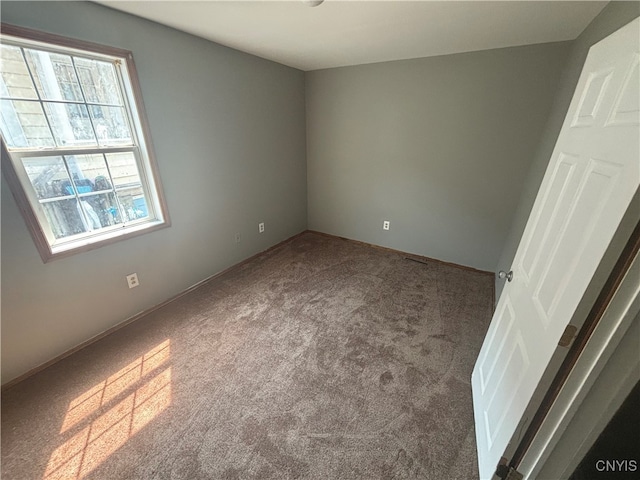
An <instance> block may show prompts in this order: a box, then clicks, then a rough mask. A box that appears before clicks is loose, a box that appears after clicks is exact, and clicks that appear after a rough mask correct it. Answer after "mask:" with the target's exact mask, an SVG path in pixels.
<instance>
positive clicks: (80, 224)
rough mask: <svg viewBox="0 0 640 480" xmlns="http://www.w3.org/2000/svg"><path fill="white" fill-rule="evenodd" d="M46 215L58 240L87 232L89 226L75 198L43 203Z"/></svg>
mask: <svg viewBox="0 0 640 480" xmlns="http://www.w3.org/2000/svg"><path fill="white" fill-rule="evenodd" d="M42 208H43V209H44V214H45V216H46V217H47V220H49V225H50V226H51V230H52V231H53V235H54V236H55V237H56V238H63V237H68V236H70V235H76V234H78V233H83V232H86V231H87V230H88V229H87V226H86V221H85V219H84V217H83V216H82V213H80V205H79V204H78V201H77V200H76V199H75V198H71V199H68V200H57V201H55V202H48V203H43V204H42Z"/></svg>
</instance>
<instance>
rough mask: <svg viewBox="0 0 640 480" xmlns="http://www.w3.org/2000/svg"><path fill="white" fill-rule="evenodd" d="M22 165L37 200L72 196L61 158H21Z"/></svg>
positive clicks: (69, 182) (67, 175) (71, 189)
mask: <svg viewBox="0 0 640 480" xmlns="http://www.w3.org/2000/svg"><path fill="white" fill-rule="evenodd" d="M22 164H23V165H24V169H25V171H26V172H27V175H28V176H29V180H30V181H31V185H33V188H34V190H35V192H36V196H37V197H38V198H39V199H42V198H54V197H64V196H66V195H73V188H72V187H71V181H70V179H69V174H68V173H67V169H66V168H65V166H64V161H63V160H62V157H37V158H23V159H22Z"/></svg>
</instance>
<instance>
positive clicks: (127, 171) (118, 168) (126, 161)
mask: <svg viewBox="0 0 640 480" xmlns="http://www.w3.org/2000/svg"><path fill="white" fill-rule="evenodd" d="M105 156H106V157H107V163H108V164H109V170H110V171H111V178H113V183H114V184H115V187H116V188H124V187H137V186H140V185H141V183H142V182H141V181H140V174H139V173H138V165H137V164H136V158H135V156H134V154H133V152H123V153H107V154H106V155H105Z"/></svg>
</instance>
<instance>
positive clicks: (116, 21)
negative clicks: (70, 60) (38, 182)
mask: <svg viewBox="0 0 640 480" xmlns="http://www.w3.org/2000/svg"><path fill="white" fill-rule="evenodd" d="M2 21H3V22H7V23H12V24H16V25H22V26H28V27H31V28H38V29H42V30H45V31H49V32H52V33H57V34H62V35H67V36H71V37H75V38H80V39H85V40H89V41H93V42H98V43H103V44H106V45H112V46H116V47H121V48H125V49H129V50H132V51H133V54H134V58H135V61H136V66H137V69H138V73H139V77H140V83H141V86H142V93H143V98H144V102H145V104H146V109H147V115H148V117H149V123H150V127H151V134H152V138H153V142H154V146H155V151H156V155H157V159H158V163H159V169H160V175H161V179H162V182H163V184H164V190H165V193H166V197H167V201H168V205H169V212H170V215H171V219H172V222H173V225H172V226H171V227H170V228H167V229H163V230H160V231H158V232H154V233H151V234H147V235H143V236H140V237H137V238H134V239H130V240H126V241H123V242H119V243H116V244H113V245H110V246H106V247H103V248H100V249H97V250H94V251H91V252H88V253H83V254H79V255H75V256H72V257H70V258H66V259H61V260H56V261H54V262H51V263H49V264H43V263H42V260H41V259H40V257H39V255H38V252H37V251H36V248H35V246H34V244H33V241H32V240H31V237H30V236H29V234H28V232H27V230H26V227H25V225H24V222H23V220H22V217H21V216H20V214H19V212H18V210H17V208H16V205H15V202H14V200H13V198H12V196H11V194H10V191H9V188H8V187H7V185H6V183H5V182H4V179H3V181H2V382H3V383H6V382H7V381H9V380H11V379H13V378H14V377H16V376H18V375H20V374H23V373H25V372H26V371H28V370H29V369H31V368H33V367H36V366H37V365H40V364H42V363H44V362H46V361H48V360H50V359H52V358H53V357H55V356H57V355H59V354H61V353H63V352H65V351H67V350H69V349H70V348H72V347H74V346H75V345H78V344H80V343H81V342H83V341H85V340H87V339H88V338H90V337H92V336H94V335H96V334H98V333H100V332H102V331H104V330H106V329H108V328H110V327H112V326H114V325H115V324H117V323H120V322H122V321H123V320H125V319H126V318H128V317H130V316H131V315H134V314H135V313H137V312H140V311H142V310H144V309H146V308H149V307H151V306H153V305H156V304H158V303H160V302H162V301H164V300H166V299H167V298H169V297H171V296H173V295H175V294H177V293H179V292H180V291H182V290H184V289H185V288H187V287H189V286H191V285H193V284H194V283H196V282H198V281H200V280H202V279H204V278H206V277H208V276H210V275H212V274H214V273H216V272H218V271H220V270H222V269H224V268H226V267H228V266H230V265H233V264H235V263H238V262H239V261H241V260H243V259H245V258H247V257H249V256H250V255H252V254H254V253H257V252H260V251H262V250H264V249H266V248H268V247H269V246H271V245H274V244H276V243H277V242H279V241H281V240H283V239H286V238H288V237H291V236H292V235H295V234H296V233H299V232H301V231H303V230H305V229H306V226H307V223H306V218H307V213H306V197H307V195H306V163H305V113H304V112H305V111H304V108H305V105H304V74H303V72H301V71H298V70H295V69H292V68H288V67H284V66H282V65H278V64H276V63H273V62H269V61H266V60H262V59H260V58H257V57H254V56H251V55H247V54H244V53H240V52H238V51H235V50H232V49H229V48H226V47H222V46H219V45H216V44H214V43H211V42H207V41H205V40H202V39H198V38H196V37H193V36H190V35H187V34H184V33H180V32H178V31H175V30H172V29H169V28H166V27H163V26H160V25H157V24H154V23H152V22H147V21H144V20H141V19H139V18H136V17H133V16H129V15H126V14H123V13H120V12H116V11H114V10H110V9H107V8H105V7H102V6H99V5H96V4H91V3H85V2H82V3H68V2H44V3H41V4H38V5H35V4H34V3H31V2H15V3H14V2H7V1H3V2H2ZM260 221H264V222H265V223H266V232H265V233H264V234H262V235H259V234H258V222H260ZM236 232H240V233H241V234H242V242H241V243H240V244H239V245H236V244H235V241H234V235H235V233H236ZM131 272H137V273H138V276H139V279H140V283H141V285H140V287H138V288H135V289H132V290H129V289H128V288H127V285H126V281H125V275H126V274H128V273H131Z"/></svg>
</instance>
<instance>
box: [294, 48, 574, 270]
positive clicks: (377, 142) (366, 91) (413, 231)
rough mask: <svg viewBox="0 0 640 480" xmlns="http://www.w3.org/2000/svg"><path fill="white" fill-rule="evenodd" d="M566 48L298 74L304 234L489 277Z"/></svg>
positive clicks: (489, 52) (502, 51)
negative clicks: (302, 106) (303, 132)
mask: <svg viewBox="0 0 640 480" xmlns="http://www.w3.org/2000/svg"><path fill="white" fill-rule="evenodd" d="M570 46H571V44H570V42H564V43H553V44H544V45H535V46H526V47H517V48H505V49H497V50H487V51H480V52H473V53H465V54H459V55H448V56H442V57H433V58H423V59H417V60H405V61H398V62H386V63H380V64H373V65H363V66H356V67H344V68H336V69H327V70H319V71H314V72H310V73H307V75H306V87H307V170H308V176H307V181H308V208H309V218H308V223H309V228H310V229H313V230H319V231H322V232H326V233H331V234H335V235H340V236H343V237H348V238H352V239H357V240H361V241H365V242H369V243H374V244H378V245H384V246H387V247H391V248H395V249H399V250H403V251H407V252H412V253H416V254H420V255H425V256H428V257H433V258H437V259H440V260H445V261H450V262H455V263H458V264H462V265H467V266H471V267H475V268H479V269H483V270H494V269H495V268H496V265H497V264H498V259H499V257H500V254H501V252H502V251H503V246H504V242H505V238H506V237H507V235H508V233H509V228H510V227H511V220H512V218H513V216H514V213H515V211H516V206H517V204H518V199H519V198H520V195H521V192H522V189H523V185H524V181H525V177H526V175H527V172H528V171H529V167H530V165H531V162H532V159H533V154H534V152H535V151H536V149H537V147H538V144H539V142H540V138H541V135H542V131H543V128H544V126H545V124H546V120H547V117H548V115H549V112H550V109H551V105H552V100H553V96H554V93H555V91H556V89H557V87H558V82H559V80H560V75H561V72H562V68H563V67H564V65H565V63H566V60H567V54H568V52H569V48H570ZM383 220H389V221H390V222H391V230H390V231H388V232H385V231H383V230H382V222H383Z"/></svg>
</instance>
